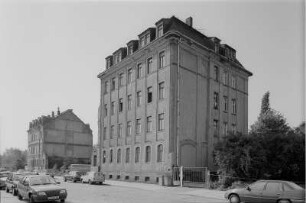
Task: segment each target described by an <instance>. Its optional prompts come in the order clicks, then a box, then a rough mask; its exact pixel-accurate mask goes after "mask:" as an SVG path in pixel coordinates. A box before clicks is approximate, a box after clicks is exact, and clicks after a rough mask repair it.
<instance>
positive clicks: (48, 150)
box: [27, 109, 93, 171]
mask: <svg viewBox="0 0 306 203" xmlns="http://www.w3.org/2000/svg"><path fill="white" fill-rule="evenodd" d="M92 143H93V141H92V130H91V129H90V126H89V124H85V123H84V122H83V121H82V120H81V119H80V118H79V117H78V116H76V115H75V114H74V113H73V111H72V109H68V110H66V111H64V112H62V113H61V112H60V111H59V109H58V110H57V114H56V115H55V114H54V112H52V114H51V115H48V116H41V117H39V118H37V119H35V120H33V121H32V122H30V124H29V130H28V159H27V160H28V169H29V170H38V171H40V170H46V169H59V168H60V167H62V166H63V165H69V164H71V163H81V164H90V162H91V153H92Z"/></svg>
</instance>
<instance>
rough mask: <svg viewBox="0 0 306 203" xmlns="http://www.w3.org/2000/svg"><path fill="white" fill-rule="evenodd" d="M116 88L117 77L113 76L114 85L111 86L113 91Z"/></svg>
mask: <svg viewBox="0 0 306 203" xmlns="http://www.w3.org/2000/svg"><path fill="white" fill-rule="evenodd" d="M115 88H116V78H113V79H112V87H111V89H112V91H114V90H115Z"/></svg>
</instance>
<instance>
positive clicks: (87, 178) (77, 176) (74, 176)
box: [64, 171, 105, 185]
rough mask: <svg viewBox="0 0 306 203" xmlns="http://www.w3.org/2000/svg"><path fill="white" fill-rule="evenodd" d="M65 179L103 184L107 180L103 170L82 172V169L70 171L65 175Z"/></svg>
mask: <svg viewBox="0 0 306 203" xmlns="http://www.w3.org/2000/svg"><path fill="white" fill-rule="evenodd" d="M64 181H65V182H66V181H72V182H77V181H81V182H82V183H89V184H94V183H96V184H100V185H102V184H103V182H104V181H105V175H104V174H103V173H102V172H95V171H89V172H81V171H70V172H69V173H68V174H66V175H64Z"/></svg>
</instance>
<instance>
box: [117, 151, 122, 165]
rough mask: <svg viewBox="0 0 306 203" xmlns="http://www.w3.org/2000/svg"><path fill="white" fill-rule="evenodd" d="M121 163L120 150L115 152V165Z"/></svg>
mask: <svg viewBox="0 0 306 203" xmlns="http://www.w3.org/2000/svg"><path fill="white" fill-rule="evenodd" d="M120 162H121V149H118V150H117V163H120Z"/></svg>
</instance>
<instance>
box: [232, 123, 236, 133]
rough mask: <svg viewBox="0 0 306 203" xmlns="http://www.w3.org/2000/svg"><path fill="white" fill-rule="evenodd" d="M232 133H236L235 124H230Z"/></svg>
mask: <svg viewBox="0 0 306 203" xmlns="http://www.w3.org/2000/svg"><path fill="white" fill-rule="evenodd" d="M232 132H233V133H234V134H235V133H236V132H237V127H236V124H232Z"/></svg>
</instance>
